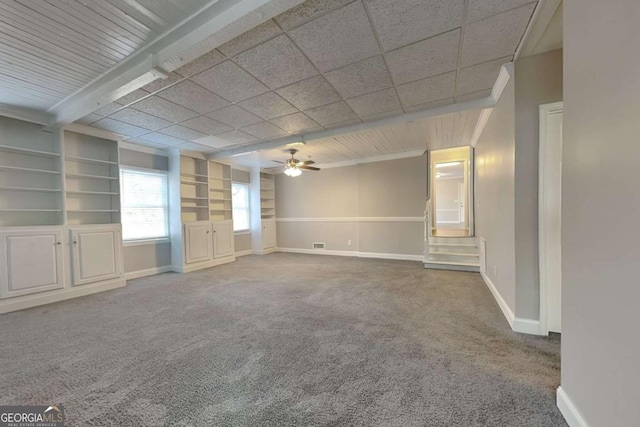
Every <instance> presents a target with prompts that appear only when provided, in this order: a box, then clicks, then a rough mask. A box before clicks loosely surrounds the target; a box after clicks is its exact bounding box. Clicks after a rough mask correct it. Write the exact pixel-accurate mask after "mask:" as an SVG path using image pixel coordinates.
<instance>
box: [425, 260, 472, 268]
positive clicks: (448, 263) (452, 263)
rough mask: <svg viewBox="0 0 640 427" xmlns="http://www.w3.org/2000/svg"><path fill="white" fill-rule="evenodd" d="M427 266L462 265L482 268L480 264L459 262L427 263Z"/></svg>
mask: <svg viewBox="0 0 640 427" xmlns="http://www.w3.org/2000/svg"><path fill="white" fill-rule="evenodd" d="M425 264H442V265H462V266H465V267H480V263H479V262H458V261H427V262H425Z"/></svg>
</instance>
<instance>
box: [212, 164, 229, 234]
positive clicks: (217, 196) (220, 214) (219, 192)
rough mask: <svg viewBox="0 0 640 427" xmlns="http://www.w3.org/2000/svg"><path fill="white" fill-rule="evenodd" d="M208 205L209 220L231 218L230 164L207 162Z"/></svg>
mask: <svg viewBox="0 0 640 427" xmlns="http://www.w3.org/2000/svg"><path fill="white" fill-rule="evenodd" d="M209 205H210V206H209V213H210V219H211V221H224V220H233V215H232V214H233V210H232V206H231V166H229V165H225V164H222V163H216V162H209Z"/></svg>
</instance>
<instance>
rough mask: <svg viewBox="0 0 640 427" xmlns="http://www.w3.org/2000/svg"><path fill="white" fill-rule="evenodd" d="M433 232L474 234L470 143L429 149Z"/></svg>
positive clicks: (435, 234) (454, 235) (440, 233)
mask: <svg viewBox="0 0 640 427" xmlns="http://www.w3.org/2000/svg"><path fill="white" fill-rule="evenodd" d="M430 170H431V188H430V194H431V206H432V214H431V218H432V221H431V222H432V223H431V228H432V235H434V236H442V237H466V236H473V226H472V223H473V219H472V218H473V212H472V210H471V209H470V208H471V206H473V204H472V203H471V202H472V197H473V194H472V191H471V188H472V184H471V179H472V174H471V147H457V148H448V149H443V150H434V151H432V152H431V159H430Z"/></svg>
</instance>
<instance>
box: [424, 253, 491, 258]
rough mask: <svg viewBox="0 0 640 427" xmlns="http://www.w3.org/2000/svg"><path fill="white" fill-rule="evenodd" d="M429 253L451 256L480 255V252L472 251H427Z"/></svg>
mask: <svg viewBox="0 0 640 427" xmlns="http://www.w3.org/2000/svg"><path fill="white" fill-rule="evenodd" d="M429 255H452V256H468V257H476V258H478V257H480V254H477V253H473V252H467V253H464V252H432V251H429Z"/></svg>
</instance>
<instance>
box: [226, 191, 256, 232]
mask: <svg viewBox="0 0 640 427" xmlns="http://www.w3.org/2000/svg"><path fill="white" fill-rule="evenodd" d="M234 185H241V186H243V187H245V188H246V190H247V217H248V219H249V228H244V229H242V230H236V229H235V227H236V226H235V224H236V222H235V221H233V228H234V229H233V234H250V233H251V197H249V184H248V183H246V182H238V181H232V182H231V218H232V219H233V211H234V209H235V203H233V186H234Z"/></svg>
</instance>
